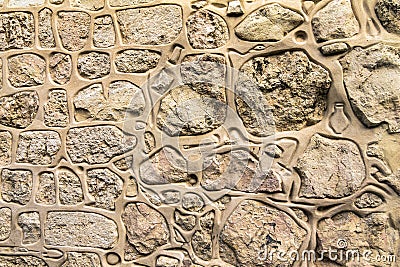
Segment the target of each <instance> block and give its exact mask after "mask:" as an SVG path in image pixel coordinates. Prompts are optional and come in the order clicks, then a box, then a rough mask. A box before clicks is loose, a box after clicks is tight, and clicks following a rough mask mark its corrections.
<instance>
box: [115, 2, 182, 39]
mask: <svg viewBox="0 0 400 267" xmlns="http://www.w3.org/2000/svg"><path fill="white" fill-rule="evenodd" d="M116 13H117V18H118V24H119V28H120V31H121V35H122V41H123V43H124V44H136V45H163V44H169V43H171V42H172V41H174V40H175V39H176V38H177V37H178V35H179V34H180V32H181V30H182V9H181V8H180V7H179V6H178V5H158V6H152V7H140V8H134V9H126V10H121V11H117V12H116Z"/></svg>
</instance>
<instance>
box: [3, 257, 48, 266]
mask: <svg viewBox="0 0 400 267" xmlns="http://www.w3.org/2000/svg"><path fill="white" fill-rule="evenodd" d="M0 262H1V263H2V267H3V266H4V267H15V266H18V267H48V265H47V263H46V262H45V261H44V260H42V259H40V258H38V257H35V256H18V255H0Z"/></svg>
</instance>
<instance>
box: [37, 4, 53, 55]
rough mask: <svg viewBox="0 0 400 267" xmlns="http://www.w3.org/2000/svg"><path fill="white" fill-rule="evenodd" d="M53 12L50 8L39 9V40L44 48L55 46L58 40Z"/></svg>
mask: <svg viewBox="0 0 400 267" xmlns="http://www.w3.org/2000/svg"><path fill="white" fill-rule="evenodd" d="M52 18H53V12H52V11H51V10H50V9H49V8H43V9H42V10H40V11H39V25H38V29H39V34H38V35H39V42H40V46H41V47H42V48H53V47H55V46H56V41H55V39H54V34H53V23H52Z"/></svg>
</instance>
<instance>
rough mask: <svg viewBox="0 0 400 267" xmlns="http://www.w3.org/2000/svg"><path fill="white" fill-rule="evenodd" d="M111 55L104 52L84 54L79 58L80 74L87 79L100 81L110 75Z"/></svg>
mask: <svg viewBox="0 0 400 267" xmlns="http://www.w3.org/2000/svg"><path fill="white" fill-rule="evenodd" d="M110 69H111V62H110V55H109V54H108V53H103V52H84V53H81V54H80V55H79V56H78V72H79V75H81V76H82V77H83V78H86V79H90V80H93V79H99V78H103V77H104V76H106V75H108V74H110Z"/></svg>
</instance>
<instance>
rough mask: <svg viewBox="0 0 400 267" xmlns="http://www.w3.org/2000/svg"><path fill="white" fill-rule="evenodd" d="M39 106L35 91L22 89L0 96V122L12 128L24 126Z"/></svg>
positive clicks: (28, 122) (31, 119)
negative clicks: (21, 90) (22, 90)
mask: <svg viewBox="0 0 400 267" xmlns="http://www.w3.org/2000/svg"><path fill="white" fill-rule="evenodd" d="M38 108H39V97H38V94H37V93H36V92H32V91H24V92H19V93H15V94H12V95H8V96H3V97H0V124H3V125H5V126H9V127H14V128H26V127H28V126H29V125H30V124H31V123H32V121H33V119H34V118H35V117H36V113H37V111H38Z"/></svg>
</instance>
